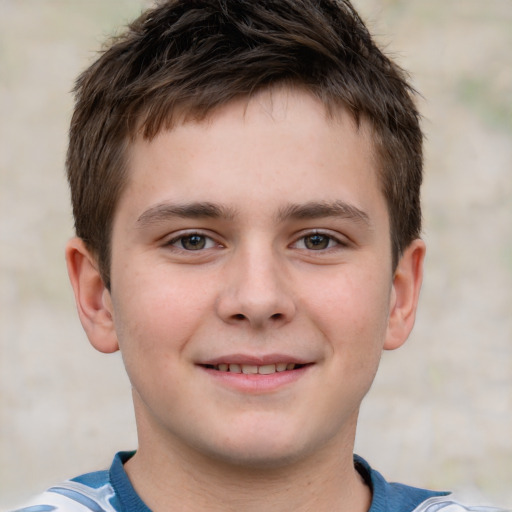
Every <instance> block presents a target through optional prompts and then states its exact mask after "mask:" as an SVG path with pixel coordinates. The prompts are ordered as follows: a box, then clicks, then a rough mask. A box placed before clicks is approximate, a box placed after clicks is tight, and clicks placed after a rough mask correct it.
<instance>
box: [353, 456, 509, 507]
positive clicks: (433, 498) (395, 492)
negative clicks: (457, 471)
mask: <svg viewBox="0 0 512 512" xmlns="http://www.w3.org/2000/svg"><path fill="white" fill-rule="evenodd" d="M354 463H355V466H356V468H357V470H358V471H359V473H360V474H361V476H362V477H363V479H364V480H365V481H366V483H367V484H368V485H369V486H370V487H371V489H372V492H373V499H372V505H371V508H370V510H369V512H512V511H506V510H503V509H498V508H493V507H486V506H475V505H473V506H469V505H463V504H462V501H459V500H458V499H457V497H456V496H455V495H454V494H452V493H449V492H436V491H429V490H427V489H419V488H417V487H410V486H408V485H403V484H399V483H389V482H387V481H386V480H385V479H384V477H383V476H382V475H381V474H380V473H379V472H378V471H376V470H374V469H372V468H371V467H370V465H369V464H368V463H367V462H366V461H365V460H364V459H362V458H361V457H358V456H357V455H356V456H354Z"/></svg>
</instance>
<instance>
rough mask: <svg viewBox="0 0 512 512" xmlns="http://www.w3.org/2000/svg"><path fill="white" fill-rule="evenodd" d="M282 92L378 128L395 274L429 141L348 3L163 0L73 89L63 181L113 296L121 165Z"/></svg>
mask: <svg viewBox="0 0 512 512" xmlns="http://www.w3.org/2000/svg"><path fill="white" fill-rule="evenodd" d="M279 84H290V85H296V86H300V87H302V88H305V90H307V91H308V92H310V93H311V94H313V95H314V96H316V97H317V98H319V99H320V100H321V101H322V102H323V104H324V105H325V106H326V108H327V111H328V112H332V111H333V109H337V108H339V107H340V106H342V107H344V108H345V109H347V110H348V111H349V112H350V113H351V115H352V116H353V117H354V119H355V120H356V121H357V122H358V123H359V121H360V120H361V119H364V120H365V122H367V123H368V124H369V126H370V128H371V133H372V137H373V142H374V148H375V154H376V156H377V161H378V163H379V169H378V172H379V174H380V176H379V178H380V181H381V187H382V192H383V194H384V196H385V198H386V201H387V205H388V211H389V215H390V222H391V241H392V250H393V264H394V265H396V263H397V261H398V258H399V256H400V254H401V252H402V251H403V250H404V249H405V247H407V245H409V243H410V242H411V241H412V240H414V239H415V238H417V237H418V236H419V234H420V230H421V209H420V197H419V196H420V185H421V181H422V132H421V129H420V126H419V114H418V111H417V109H416V107H415V105H414V101H413V95H414V91H413V90H412V88H411V87H410V85H409V84H408V81H407V79H406V76H405V73H404V72H403V71H402V70H401V69H400V68H399V67H398V66H397V65H396V64H395V63H393V62H392V61H391V60H390V59H389V58H387V57H386V56H385V55H384V54H383V53H382V52H381V51H380V50H379V48H378V47H377V46H376V44H375V43H374V41H373V40H372V38H371V36H370V34H369V32H368V30H367V28H366V26H365V25H364V23H363V22H362V20H361V18H360V17H359V15H358V14H357V12H356V11H355V10H354V8H353V7H352V5H351V4H350V2H349V1H348V0H266V1H265V2H257V1H253V0H167V1H161V2H159V3H158V4H157V6H156V7H154V8H153V9H150V10H148V11H146V12H145V13H143V14H142V15H141V16H140V17H139V18H138V19H137V20H135V21H134V22H133V23H132V24H131V25H129V27H128V28H127V30H126V31H125V32H124V33H123V34H122V35H121V36H119V37H117V38H115V39H114V40H113V41H112V42H111V44H110V46H109V47H108V48H107V49H106V50H105V51H104V52H103V53H102V54H101V56H100V57H99V58H98V59H97V60H96V61H95V62H94V63H93V64H92V65H91V66H90V67H89V68H88V69H87V70H86V71H85V72H84V73H83V74H82V75H81V76H80V77H79V78H78V80H77V83H76V87H75V94H76V105H75V110H74V114H73V118H72V121H71V129H70V140H69V148H68V155H67V172H68V179H69V183H70V187H71V197H72V203H73V214H74V218H75V228H76V233H77V235H78V236H79V237H81V238H82V239H83V240H84V241H85V243H86V244H87V246H88V248H89V249H90V250H91V251H92V252H93V253H94V254H95V256H96V257H97V259H98V264H99V267H100V271H101V274H102V277H103V279H104V282H105V284H106V286H107V287H109V286H110V274H109V270H110V269H109V267H110V238H111V229H112V221H113V216H114V213H115V209H116V205H117V202H118V200H119V197H120V194H121V193H122V191H123V187H124V185H125V184H126V181H127V179H126V161H125V155H126V150H127V147H128V145H129V143H130V141H131V140H133V139H134V138H135V137H136V136H137V135H138V134H142V136H144V137H146V138H148V139H150V138H152V137H154V136H155V135H156V134H157V133H158V132H159V131H160V130H162V129H165V128H170V127H172V124H173V122H176V121H177V116H178V115H179V116H181V119H183V116H185V118H194V119H203V118H204V117H205V116H206V115H208V114H209V113H211V112H212V111H213V110H214V109H215V108H217V107H219V106H221V105H223V104H225V103H227V102H229V101H231V100H233V99H235V98H239V97H250V96H251V95H253V94H255V93H256V92H258V91H260V90H262V89H264V88H268V87H272V86H275V85H279Z"/></svg>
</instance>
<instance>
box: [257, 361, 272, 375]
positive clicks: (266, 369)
mask: <svg viewBox="0 0 512 512" xmlns="http://www.w3.org/2000/svg"><path fill="white" fill-rule="evenodd" d="M258 373H260V374H261V375H270V374H271V373H276V365H275V364H266V365H264V366H260V367H259V368H258Z"/></svg>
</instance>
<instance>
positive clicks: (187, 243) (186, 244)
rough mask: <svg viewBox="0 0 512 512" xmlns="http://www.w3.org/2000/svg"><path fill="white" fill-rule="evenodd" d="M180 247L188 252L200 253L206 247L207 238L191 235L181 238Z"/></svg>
mask: <svg viewBox="0 0 512 512" xmlns="http://www.w3.org/2000/svg"><path fill="white" fill-rule="evenodd" d="M180 242H181V243H180V245H181V247H183V249H186V250H187V251H199V250H201V249H204V248H205V247H206V237H205V236H202V235H190V236H183V237H181V238H180Z"/></svg>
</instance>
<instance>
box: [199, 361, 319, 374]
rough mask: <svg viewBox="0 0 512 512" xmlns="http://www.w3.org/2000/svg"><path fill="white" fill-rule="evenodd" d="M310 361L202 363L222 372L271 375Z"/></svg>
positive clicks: (290, 369) (293, 368)
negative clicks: (260, 363) (300, 362)
mask: <svg viewBox="0 0 512 512" xmlns="http://www.w3.org/2000/svg"><path fill="white" fill-rule="evenodd" d="M310 364H311V363H307V364H298V363H285V362H282V363H275V364H263V365H256V364H238V363H220V364H202V365H201V366H202V367H203V368H206V369H208V370H215V371H218V372H223V373H243V374H245V375H256V374H259V375H272V374H273V373H282V372H290V371H293V370H300V369H301V368H304V367H305V366H309V365H310Z"/></svg>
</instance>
